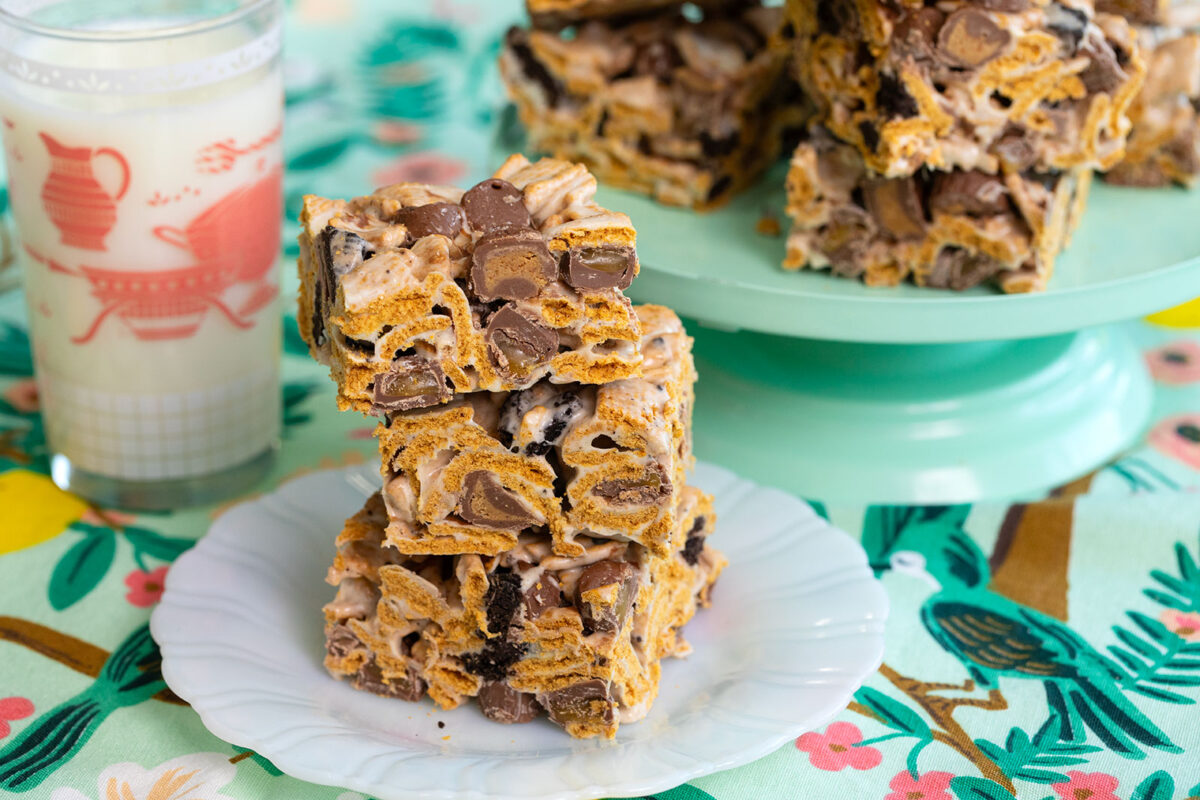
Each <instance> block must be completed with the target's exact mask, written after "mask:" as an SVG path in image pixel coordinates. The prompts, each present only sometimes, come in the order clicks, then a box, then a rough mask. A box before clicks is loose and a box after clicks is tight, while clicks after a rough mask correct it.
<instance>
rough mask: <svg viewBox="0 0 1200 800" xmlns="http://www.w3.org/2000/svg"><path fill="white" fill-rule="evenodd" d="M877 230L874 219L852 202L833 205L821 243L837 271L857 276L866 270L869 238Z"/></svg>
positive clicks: (848, 275)
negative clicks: (850, 203) (834, 206)
mask: <svg viewBox="0 0 1200 800" xmlns="http://www.w3.org/2000/svg"><path fill="white" fill-rule="evenodd" d="M874 232H875V223H874V222H873V221H872V218H871V215H870V214H868V213H867V212H866V210H865V209H862V208H858V207H857V206H851V205H845V206H839V207H837V208H834V209H833V213H832V214H830V220H829V225H828V228H827V230H826V231H825V236H824V237H823V238H824V241H823V243H822V246H823V247H824V248H825V251H826V253H827V255H828V258H829V266H830V268H831V269H832V270H833V272H834V273H835V274H837V275H842V276H844V277H847V278H857V277H858V276H859V275H861V274H862V273H863V270H864V269H866V264H865V259H866V252H867V246H866V242H867V240H868V237H870V236H872V235H874Z"/></svg>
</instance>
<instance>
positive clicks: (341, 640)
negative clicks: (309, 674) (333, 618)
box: [325, 625, 364, 658]
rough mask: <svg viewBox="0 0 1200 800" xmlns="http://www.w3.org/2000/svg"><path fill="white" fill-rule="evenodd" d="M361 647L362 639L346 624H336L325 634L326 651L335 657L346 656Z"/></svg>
mask: <svg viewBox="0 0 1200 800" xmlns="http://www.w3.org/2000/svg"><path fill="white" fill-rule="evenodd" d="M361 649H364V648H363V643H362V641H361V640H360V639H359V638H358V637H357V636H355V635H354V632H353V631H351V630H350V629H349V628H348V627H346V626H345V625H334V626H333V627H332V628H330V629H329V633H328V634H326V636H325V652H326V653H328V654H329V655H331V656H333V657H334V658H345V657H346V656H348V655H350V653H352V652H353V651H355V650H361Z"/></svg>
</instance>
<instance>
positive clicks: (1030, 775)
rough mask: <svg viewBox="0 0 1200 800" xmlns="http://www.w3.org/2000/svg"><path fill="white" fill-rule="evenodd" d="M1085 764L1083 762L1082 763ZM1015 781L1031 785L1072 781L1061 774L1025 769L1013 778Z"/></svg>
mask: <svg viewBox="0 0 1200 800" xmlns="http://www.w3.org/2000/svg"><path fill="white" fill-rule="evenodd" d="M1081 763H1083V762H1081ZM1012 777H1013V779H1014V780H1021V781H1029V782H1030V783H1046V784H1050V783H1066V782H1067V781H1069V780H1070V778H1068V777H1067V776H1066V775H1064V774H1062V773H1061V772H1050V771H1049V770H1044V769H1023V770H1021V771H1020V772H1018V773H1016V774H1015V775H1013V776H1012Z"/></svg>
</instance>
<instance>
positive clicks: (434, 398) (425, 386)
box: [375, 356, 453, 413]
mask: <svg viewBox="0 0 1200 800" xmlns="http://www.w3.org/2000/svg"><path fill="white" fill-rule="evenodd" d="M452 394H453V392H451V391H450V387H449V386H447V385H446V374H445V373H444V372H442V368H441V366H440V365H439V364H437V363H436V362H434V361H430V360H428V359H426V358H422V357H421V356H403V357H401V358H397V359H396V360H395V361H393V362H392V366H391V367H390V368H389V369H388V371H387V372H381V373H379V374H378V375H376V376H375V410H376V411H380V412H384V413H387V412H391V411H408V410H410V409H413V408H428V407H429V406H435V405H438V404H439V403H444V402H446V401H447V400H449V399H450V397H451V396H452Z"/></svg>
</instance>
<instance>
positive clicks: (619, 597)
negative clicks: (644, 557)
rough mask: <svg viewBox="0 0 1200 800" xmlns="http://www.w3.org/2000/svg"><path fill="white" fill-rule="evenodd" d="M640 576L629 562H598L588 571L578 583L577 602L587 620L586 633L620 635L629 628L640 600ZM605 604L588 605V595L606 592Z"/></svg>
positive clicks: (584, 618)
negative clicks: (626, 625) (626, 626)
mask: <svg viewBox="0 0 1200 800" xmlns="http://www.w3.org/2000/svg"><path fill="white" fill-rule="evenodd" d="M637 585H638V576H637V570H636V569H635V568H634V566H633V565H632V564H630V563H628V562H626V561H607V560H606V561H597V562H596V563H595V564H592V565H591V566H589V567H587V568H586V569H584V571H583V572H582V573H580V575H579V581H578V582H577V583H576V584H575V593H576V595H577V597H576V603H577V604H578V606H579V615H580V616H581V617H583V631H584V633H585V634H590V633H592V632H594V631H599V632H600V633H616V632H617V631H619V630H621V628H622V627H623V626H624V625H625V620H626V619H628V618H629V613H630V612H631V611H632V610H633V601H634V600H636V599H637ZM606 587H611V588H610V589H609V591H607V592H605V593H604V595H605V597H604V601H602V602H588V601H587V600H585V599H584V594H585V593H587V592H591V591H593V590H596V589H605V588H606Z"/></svg>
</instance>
